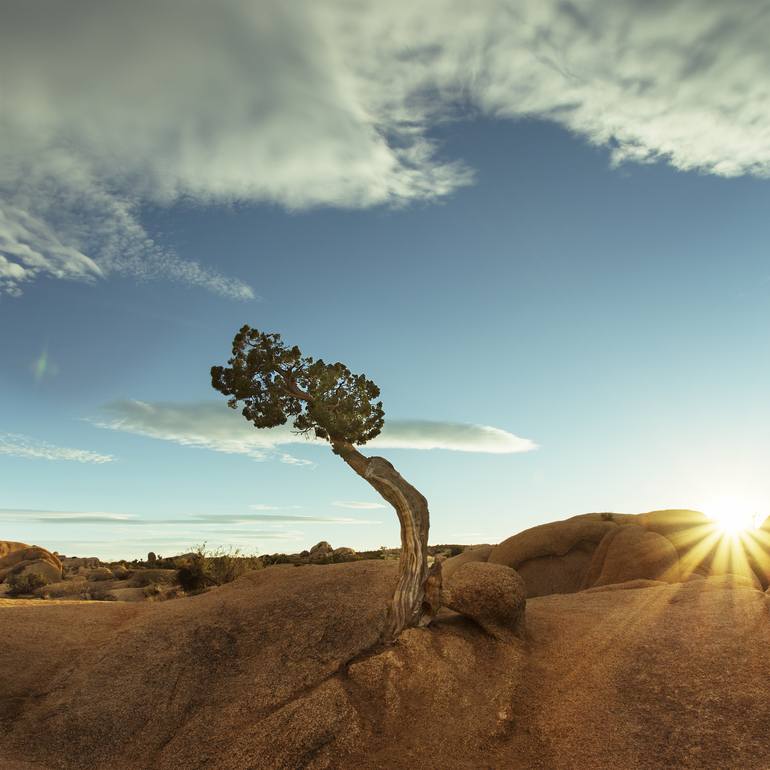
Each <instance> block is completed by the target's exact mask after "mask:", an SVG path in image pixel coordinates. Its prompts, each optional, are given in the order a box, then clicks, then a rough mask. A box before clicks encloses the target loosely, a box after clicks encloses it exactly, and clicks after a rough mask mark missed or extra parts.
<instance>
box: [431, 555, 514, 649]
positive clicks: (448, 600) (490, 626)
mask: <svg viewBox="0 0 770 770" xmlns="http://www.w3.org/2000/svg"><path fill="white" fill-rule="evenodd" d="M442 599H443V604H444V605H445V606H446V607H449V609H450V610H454V611H455V612H459V613H460V614H461V615H464V616H465V617H467V618H470V619H471V620H474V621H475V622H476V623H478V624H479V625H480V626H481V627H482V628H483V629H484V630H485V631H486V632H487V633H488V634H490V636H493V637H495V638H496V639H509V638H511V637H514V636H518V637H521V636H523V634H524V609H525V607H526V604H527V589H526V586H525V585H524V581H523V580H522V579H521V576H520V575H519V573H518V572H516V570H514V569H511V568H510V567H506V566H504V565H502V564H489V563H488V562H478V561H475V562H467V563H466V564H463V565H462V566H461V567H459V568H458V569H457V570H455V571H454V572H453V573H452V574H451V575H450V577H449V579H448V580H447V581H446V582H445V583H444V586H443V588H442Z"/></svg>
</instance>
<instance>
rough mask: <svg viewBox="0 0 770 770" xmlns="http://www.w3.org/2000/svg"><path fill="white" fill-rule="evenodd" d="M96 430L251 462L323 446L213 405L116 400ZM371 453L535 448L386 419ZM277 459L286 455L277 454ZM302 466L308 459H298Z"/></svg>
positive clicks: (500, 433)
mask: <svg viewBox="0 0 770 770" xmlns="http://www.w3.org/2000/svg"><path fill="white" fill-rule="evenodd" d="M92 422H93V423H94V424H96V425H98V426H99V427H101V428H109V429H112V430H119V431H123V432H126V433H135V434H138V435H141V436H149V437H151V438H157V439H162V440H165V441H172V442H174V443H176V444H181V445H182V446H191V447H198V448H202V449H210V450H213V451H215V452H224V453H226V454H242V455H246V456H248V457H251V458H252V459H254V460H265V459H267V458H268V457H271V456H274V455H275V454H276V452H277V451H278V448H279V447H281V446H284V445H288V444H301V445H323V444H325V443H326V442H323V441H318V440H315V439H308V438H306V437H304V436H300V435H297V434H295V433H293V432H292V430H291V427H290V426H289V425H283V426H280V427H277V428H270V429H257V428H255V427H254V426H252V425H251V424H250V423H248V422H246V420H244V419H243V417H242V416H241V415H240V414H238V413H237V412H235V411H233V410H232V409H229V408H228V407H227V406H225V405H224V404H221V403H218V402H209V401H205V402H199V403H188V404H171V403H162V402H155V403H148V402H145V401H135V400H131V401H116V402H113V403H112V404H108V405H106V406H105V407H104V416H102V417H98V418H95V419H93V420H92ZM366 446H367V447H368V448H372V449H422V450H426V449H445V450H450V451H456V452H482V453H488V454H511V453H514V452H528V451H531V450H533V449H535V448H536V447H537V445H536V444H535V443H534V442H532V441H530V440H529V439H526V438H520V437H519V436H516V435H514V434H513V433H509V432H508V431H505V430H501V429H500V428H493V427H490V426H488V425H471V424H466V423H455V422H431V421H426V420H390V421H387V422H386V423H385V427H384V428H383V430H382V433H381V434H380V435H379V436H377V438H375V439H374V440H372V441H370V442H369V443H368V444H367V445H366ZM279 456H280V457H281V459H283V458H284V457H285V453H279ZM302 462H307V461H302Z"/></svg>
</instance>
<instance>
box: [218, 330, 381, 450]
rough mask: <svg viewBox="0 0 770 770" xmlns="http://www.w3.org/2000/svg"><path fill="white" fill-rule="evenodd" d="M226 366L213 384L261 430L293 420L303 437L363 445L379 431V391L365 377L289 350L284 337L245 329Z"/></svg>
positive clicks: (235, 340)
mask: <svg viewBox="0 0 770 770" xmlns="http://www.w3.org/2000/svg"><path fill="white" fill-rule="evenodd" d="M232 353H233V355H232V358H230V359H229V360H228V362H227V363H228V365H227V366H213V367H212V368H211V384H212V386H213V387H214V388H215V389H216V390H218V391H219V392H220V393H223V394H224V395H226V396H228V397H229V398H228V402H227V403H228V406H230V407H231V408H233V409H235V408H236V407H237V405H238V403H239V402H243V408H242V410H241V412H242V414H243V416H244V417H245V418H246V419H247V420H249V421H250V422H252V423H254V425H255V426H256V427H257V428H274V427H276V426H278V425H284V424H285V423H286V422H287V421H288V420H290V419H292V420H293V426H294V428H295V430H297V431H298V432H300V433H309V432H311V431H312V432H313V433H314V434H315V435H316V436H317V437H318V438H322V439H326V440H328V441H330V442H333V441H347V442H350V443H352V444H365V443H366V442H367V441H369V440H370V439H373V438H374V437H375V436H376V435H377V434H378V433H379V432H380V431H381V430H382V426H383V422H384V414H385V413H384V411H383V408H382V401H377V402H376V403H375V402H374V399H376V398H377V397H378V396H379V395H380V389H379V388H378V387H377V386H376V385H375V384H374V382H372V381H371V380H368V379H367V378H366V376H365V375H363V374H352V373H351V371H350V369H348V368H347V366H345V365H344V364H341V363H339V362H337V363H334V364H327V363H325V362H324V361H323V360H321V359H318V360H317V361H316V360H314V359H313V358H311V357H309V356H303V355H302V352H301V351H300V349H299V348H298V347H297V346H296V345H295V346H294V347H292V348H289V347H288V346H286V345H285V344H284V343H283V342H282V341H281V336H280V334H265V333H264V332H260V331H258V330H256V329H252V328H251V327H249V326H243V327H242V328H241V330H240V331H239V332H238V333H237V334H236V335H235V338H234V339H233V348H232Z"/></svg>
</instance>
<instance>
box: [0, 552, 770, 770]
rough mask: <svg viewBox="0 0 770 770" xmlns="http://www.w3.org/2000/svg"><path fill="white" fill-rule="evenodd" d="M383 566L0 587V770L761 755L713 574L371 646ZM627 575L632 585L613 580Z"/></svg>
mask: <svg viewBox="0 0 770 770" xmlns="http://www.w3.org/2000/svg"><path fill="white" fill-rule="evenodd" d="M393 579H394V572H393V564H389V563H380V562H359V563H352V564H341V565H330V566H319V567H302V568H292V567H287V568H283V567H281V568H271V569H267V570H263V571H261V572H256V573H250V574H249V575H247V576H245V577H244V578H242V579H240V580H238V581H237V582H236V583H234V584H231V585H229V586H225V587H223V588H221V589H217V590H216V591H212V592H209V593H207V594H204V595H202V596H198V597H190V598H186V599H180V600H177V601H173V602H164V603H159V604H122V603H115V602H110V603H100V602H51V601H49V602H43V601H29V602H21V601H13V600H3V601H0V634H1V636H0V768H1V769H2V770H54V769H56V770H91V769H93V770H97V769H98V770H101V769H102V768H105V769H106V768H113V767H115V766H125V767H131V768H137V770H141V769H143V768H157V769H158V770H172V769H173V770H176V769H177V768H180V769H181V768H185V770H191V769H192V768H215V769H218V768H221V769H222V770H244V769H246V768H254V769H257V768H259V769H261V768H271V769H272V768H342V769H343V770H344V769H345V768H394V769H396V770H397V769H398V768H412V767H420V768H495V769H498V768H499V769H500V770H507V769H508V768H510V769H512V770H515V769H516V768H549V770H550V769H553V770H560V769H561V768H564V769H565V770H566V769H567V768H569V769H570V770H572V769H575V770H582V769H583V768H585V769H590V768H613V769H614V768H623V769H626V768H627V769H628V770H633V769H635V768H644V769H647V768H649V769H650V770H652V769H653V768H661V770H662V769H663V768H676V767H689V768H720V769H723V768H724V769H732V768H735V770H739V769H743V768H746V769H749V768H757V769H760V768H762V769H763V770H767V769H768V768H770V676H769V674H768V672H770V617H769V616H768V598H767V597H766V595H765V594H763V593H762V592H761V591H758V590H755V589H753V588H749V587H746V586H743V585H739V584H735V583H732V582H731V581H730V580H729V578H727V579H724V578H722V579H720V578H712V579H709V580H704V581H697V582H693V583H688V584H677V585H662V584H655V583H650V582H647V583H641V584H640V585H641V587H636V588H629V587H626V588H624V589H622V590H616V587H614V586H610V587H607V588H604V589H599V590H597V589H594V590H592V591H588V592H582V593H578V594H570V595H554V596H547V597H540V598H537V599H530V600H529V602H528V604H527V629H528V631H527V639H526V640H525V641H523V642H521V643H515V642H514V643H508V644H503V643H499V642H495V641H493V640H491V639H490V638H488V637H486V636H485V635H484V634H483V632H481V631H480V629H478V627H476V626H475V625H474V624H473V623H471V622H470V621H467V620H465V619H463V618H460V617H459V616H456V615H454V614H452V613H448V612H446V613H443V614H442V616H441V618H440V619H439V621H438V622H437V623H436V624H435V625H434V626H432V627H431V628H429V629H426V630H422V629H414V630H411V631H409V632H407V633H406V634H404V636H402V638H401V640H400V641H399V643H398V644H396V645H395V646H393V647H390V648H382V647H379V646H377V644H376V640H377V637H378V634H379V631H380V629H381V628H382V624H383V622H384V606H385V602H386V600H387V597H388V595H389V593H390V590H391V586H392V583H393ZM628 585H633V584H626V586H628Z"/></svg>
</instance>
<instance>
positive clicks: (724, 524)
mask: <svg viewBox="0 0 770 770" xmlns="http://www.w3.org/2000/svg"><path fill="white" fill-rule="evenodd" d="M704 513H705V514H706V515H707V516H708V517H709V518H710V519H712V520H713V521H714V522H715V523H716V525H717V526H718V527H719V529H721V530H722V532H724V534H725V535H729V536H731V537H737V536H739V535H741V534H742V533H744V532H749V531H751V530H753V529H757V528H758V527H759V526H760V524H761V521H762V517H761V514H760V513H759V512H758V511H757V509H756V507H755V506H752V505H751V504H750V503H748V502H746V501H745V500H741V499H740V498H736V497H723V498H720V499H718V500H713V501H712V502H711V503H710V504H709V505H707V506H704Z"/></svg>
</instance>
